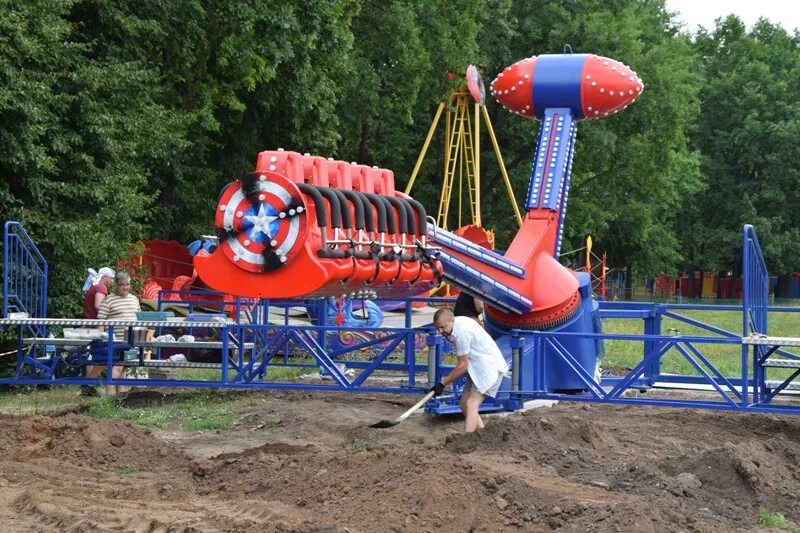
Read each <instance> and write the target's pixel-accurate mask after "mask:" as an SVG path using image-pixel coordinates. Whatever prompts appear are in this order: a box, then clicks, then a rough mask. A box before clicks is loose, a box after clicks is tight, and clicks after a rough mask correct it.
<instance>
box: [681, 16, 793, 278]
mask: <svg viewBox="0 0 800 533" xmlns="http://www.w3.org/2000/svg"><path fill="white" fill-rule="evenodd" d="M799 44H800V39H799V38H798V35H797V34H795V35H789V34H788V33H787V32H786V31H785V30H783V29H782V28H780V27H778V26H774V25H772V24H770V23H769V22H767V21H765V20H761V21H759V22H757V23H756V24H755V25H754V26H753V29H752V30H751V31H750V32H747V31H746V29H745V27H744V24H743V23H742V21H741V20H739V19H738V18H737V17H735V16H730V17H728V18H726V19H724V20H720V21H717V26H716V29H715V30H714V31H713V32H711V33H708V32H706V31H702V32H700V33H699V34H698V37H697V39H696V43H695V46H696V48H697V50H698V53H699V55H700V57H701V58H702V61H703V64H704V68H705V73H706V78H705V84H704V88H703V91H702V93H701V98H702V108H701V113H700V118H699V124H698V128H697V133H696V139H697V145H698V146H699V147H700V149H701V150H702V152H703V165H702V168H703V173H704V174H705V176H706V177H707V181H708V188H707V189H706V190H705V191H703V192H702V193H701V195H700V196H698V198H697V204H698V206H699V209H698V217H699V219H700V223H699V224H698V228H699V231H697V232H696V234H695V235H693V236H689V237H693V238H692V240H691V242H692V245H693V246H694V247H695V248H696V249H697V250H699V254H698V259H697V261H698V266H700V267H701V268H703V269H706V270H719V269H724V270H732V269H735V268H737V267H738V263H739V262H740V255H739V254H740V253H741V231H742V226H743V224H745V223H751V224H753V225H754V226H755V228H756V231H757V232H758V234H759V241H760V242H761V245H762V247H763V251H764V255H765V259H766V261H767V264H768V265H769V267H770V268H771V269H772V270H773V271H774V272H776V273H779V274H788V273H790V272H792V271H793V270H797V269H799V268H800V258H798V254H797V243H798V242H800V230H798V227H799V226H800V197H799V196H798V192H797V191H798V185H800V178H799V176H800V166H798V165H800V163H798V161H799V160H798V155H800V154H798V146H797V138H798V133H800V103H799V102H798V99H797V94H798V89H800V84H799V83H798V75H800V53H798V45H799Z"/></svg>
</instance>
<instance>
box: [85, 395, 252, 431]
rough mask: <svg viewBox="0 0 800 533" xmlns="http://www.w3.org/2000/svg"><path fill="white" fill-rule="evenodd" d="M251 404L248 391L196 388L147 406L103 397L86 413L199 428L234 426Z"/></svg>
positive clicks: (147, 423) (150, 424)
mask: <svg viewBox="0 0 800 533" xmlns="http://www.w3.org/2000/svg"><path fill="white" fill-rule="evenodd" d="M251 404H252V398H249V397H248V396H247V395H241V394H237V395H229V394H225V393H208V392H192V393H185V394H179V395H177V396H176V397H175V398H172V399H171V401H169V402H167V403H163V404H158V405H150V406H144V407H125V406H120V405H118V404H117V403H116V401H115V400H114V398H101V399H100V400H98V401H96V402H95V403H93V404H92V405H91V406H90V407H89V408H88V409H87V411H86V414H87V415H88V416H93V417H96V418H109V419H117V420H129V421H130V422H131V423H133V424H136V425H139V426H145V427H156V428H163V427H165V426H168V425H173V424H174V425H178V426H179V427H180V428H182V429H185V430H188V431H196V430H201V429H224V428H229V427H232V426H233V425H234V424H235V423H236V420H237V415H238V413H239V412H240V411H241V410H242V409H243V408H244V407H245V406H247V405H251Z"/></svg>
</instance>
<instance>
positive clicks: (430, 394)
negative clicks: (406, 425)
mask: <svg viewBox="0 0 800 533" xmlns="http://www.w3.org/2000/svg"><path fill="white" fill-rule="evenodd" d="M433 394H434V391H430V392H428V394H426V395H425V396H423V397H422V399H421V400H420V401H418V402H417V403H415V404H414V406H413V407H412V408H411V409H409V410H408V411H406V412H405V413H403V414H402V415H400V416H398V417H397V420H395V421H394V422H395V424H399V423H400V422H402V421H403V420H405V419H406V418H408V417H409V416H411V413H413V412H414V411H416V410H417V409H419V408H420V407H422V406H423V405H425V404H426V403H427V402H428V400H430V399H431V398H433Z"/></svg>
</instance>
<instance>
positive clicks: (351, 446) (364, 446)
mask: <svg viewBox="0 0 800 533" xmlns="http://www.w3.org/2000/svg"><path fill="white" fill-rule="evenodd" d="M376 446H377V444H376V443H375V439H374V438H372V437H353V438H352V439H350V440H348V441H345V442H344V443H342V449H343V450H345V451H348V452H360V451H363V450H372V449H373V448H375V447H376Z"/></svg>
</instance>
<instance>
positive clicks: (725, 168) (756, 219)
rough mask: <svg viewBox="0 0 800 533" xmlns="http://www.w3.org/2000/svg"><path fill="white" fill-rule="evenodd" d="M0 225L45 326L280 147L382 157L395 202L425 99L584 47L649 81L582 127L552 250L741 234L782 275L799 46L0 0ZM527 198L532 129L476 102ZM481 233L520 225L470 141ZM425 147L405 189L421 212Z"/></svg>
mask: <svg viewBox="0 0 800 533" xmlns="http://www.w3.org/2000/svg"><path fill="white" fill-rule="evenodd" d="M0 26H1V27H2V31H1V32H0V79H2V84H0V215H2V219H3V220H19V221H21V222H23V224H24V225H25V227H26V228H27V229H28V231H29V232H30V233H31V234H32V236H33V238H34V240H35V241H36V242H38V243H39V244H40V246H41V248H42V251H43V253H44V255H45V257H46V258H47V259H48V261H49V263H50V265H51V280H50V296H51V306H50V307H51V309H52V310H53V314H63V315H67V314H73V315H74V314H76V313H77V312H78V309H79V305H80V294H79V288H80V286H81V281H82V279H83V276H84V272H85V270H84V269H85V268H86V267H89V266H93V267H97V266H100V265H101V264H105V263H110V262H114V261H116V260H118V259H120V258H121V257H123V256H125V255H126V253H128V252H127V251H128V250H129V249H130V246H131V245H132V244H133V243H135V242H136V241H137V240H139V239H143V238H166V239H170V238H172V239H178V240H181V241H183V242H187V241H190V240H193V239H195V238H196V237H197V236H198V235H200V234H203V233H207V232H209V231H210V230H211V224H212V219H213V207H214V202H215V200H216V197H217V195H218V193H219V190H220V189H221V187H222V186H223V185H224V184H225V183H227V182H229V181H230V180H231V179H232V178H234V177H235V176H237V175H239V174H241V173H244V172H247V171H249V170H250V169H251V168H252V166H253V162H254V160H255V157H256V156H257V154H258V152H259V151H261V150H265V149H273V148H278V147H284V148H286V149H289V150H296V151H300V152H312V153H318V154H321V155H326V156H331V157H337V158H341V159H345V160H348V161H358V162H360V163H365V164H370V165H373V164H374V165H380V166H383V167H387V168H391V169H393V170H394V171H395V174H396V181H397V183H398V186H400V187H402V186H403V185H404V184H405V183H406V180H407V179H408V176H409V175H410V173H411V170H412V168H413V166H414V163H415V161H416V158H417V155H418V153H419V150H420V148H421V146H422V142H423V140H424V138H425V135H426V133H427V130H428V127H429V126H430V123H431V120H432V118H433V113H434V112H435V109H436V106H437V105H438V103H439V102H440V101H442V100H443V99H445V98H446V97H447V96H448V95H449V93H450V91H451V90H452V89H453V88H454V87H455V86H457V85H458V84H460V83H461V80H460V79H455V80H453V79H451V77H449V76H448V74H449V73H456V74H463V72H464V70H465V68H466V66H467V65H468V64H469V63H474V64H476V65H478V67H479V68H480V69H481V71H482V72H483V74H484V77H485V78H486V80H487V82H488V81H489V80H491V79H492V78H494V76H495V75H496V73H497V72H499V71H500V70H501V69H502V68H504V67H505V66H506V65H509V64H511V63H513V62H514V61H516V60H518V59H521V58H524V57H528V56H531V55H539V54H545V53H560V52H561V51H562V50H563V46H564V44H566V43H569V44H571V45H572V48H573V50H574V51H575V52H576V53H596V54H599V55H604V56H608V57H612V58H614V59H618V60H620V61H623V62H624V63H626V64H628V65H630V66H631V67H632V68H633V69H635V70H636V71H637V72H638V74H639V75H640V76H641V77H642V79H643V80H644V82H645V91H644V93H643V95H642V96H641V97H640V98H639V100H638V101H637V102H636V103H635V104H634V105H633V106H631V107H630V108H629V109H627V110H626V111H625V112H623V113H620V114H619V115H617V116H614V117H608V118H605V119H603V120H598V121H592V122H586V123H581V124H580V126H579V133H578V144H577V149H576V155H575V164H574V167H573V177H572V188H571V192H570V202H569V206H568V212H567V226H566V233H565V243H564V248H565V251H569V250H570V249H576V248H580V247H582V246H583V239H584V238H585V236H586V235H587V234H591V235H592V236H593V239H594V242H595V249H603V250H607V251H608V252H609V254H610V257H611V260H612V266H633V267H635V268H636V269H638V270H639V271H641V272H647V273H650V272H655V271H666V272H670V271H673V270H674V269H675V268H677V267H679V266H680V265H684V264H691V265H694V266H696V267H698V268H705V269H726V268H731V267H732V265H734V264H735V262H736V261H737V257H736V253H737V252H736V249H737V247H738V245H739V244H738V240H739V235H740V231H741V225H742V223H744V222H749V223H753V224H755V225H756V228H757V230H758V232H759V234H760V236H761V241H762V244H763V246H764V248H765V251H766V253H767V260H768V262H769V264H770V265H771V266H772V267H773V268H774V269H776V271H779V272H790V271H792V270H797V269H800V264H798V261H800V260H798V259H797V258H796V257H797V255H796V254H795V253H794V249H795V248H796V247H797V244H798V240H799V239H798V238H799V237H800V235H799V234H798V229H797V228H798V227H800V205H799V204H800V198H798V193H797V190H798V186H797V185H798V168H797V165H798V163H797V161H798V160H800V158H798V155H800V154H798V153H797V152H798V150H800V148H798V143H797V142H796V140H797V138H798V133H799V132H800V131H799V130H800V123H799V122H798V105H800V104H798V99H797V94H799V93H800V86H799V84H800V81H798V80H800V75H799V74H800V68H799V67H798V36H797V34H794V35H790V34H788V33H787V32H786V31H785V30H783V29H781V28H780V27H776V26H773V25H770V24H769V23H767V22H760V23H759V24H757V25H756V26H755V27H754V28H753V29H752V30H751V31H749V32H748V31H747V30H746V29H745V28H744V26H743V25H742V23H741V21H739V20H738V19H736V18H735V17H732V18H728V19H726V20H724V21H719V22H718V24H717V27H716V28H715V29H714V30H713V31H704V32H701V33H700V34H699V35H698V36H697V37H696V38H694V39H692V38H690V37H689V36H687V35H685V34H682V33H681V32H680V31H679V28H678V26H677V25H676V23H675V21H674V19H673V18H672V16H671V14H670V13H668V12H667V11H666V10H665V7H664V1H663V0H636V1H627V0H606V1H603V2H600V1H599V0H569V1H564V2H548V1H545V0H532V1H524V0H458V1H454V2H445V1H443V0H435V1H429V0H404V1H399V0H384V1H378V0H303V1H301V2H295V1H289V0H270V1H267V0H246V1H241V0H218V1H214V2H212V1H210V0H175V1H172V2H159V1H156V0H135V1H134V0H114V1H111V0H47V1H45V0H30V1H27V2H13V1H11V0H0ZM487 107H488V111H489V114H490V116H491V118H492V121H493V125H494V130H495V132H496V133H497V135H498V138H499V142H500V146H501V149H502V152H503V156H504V159H505V162H506V165H507V167H508V169H509V172H510V176H511V180H512V185H513V187H514V189H515V191H516V194H517V197H518V198H519V199H522V198H523V197H524V195H525V193H526V190H527V184H528V180H529V178H530V170H531V161H532V155H533V150H534V145H535V142H536V141H535V140H536V134H537V131H538V127H539V124H538V122H535V121H528V120H525V119H522V118H521V117H518V116H516V115H509V114H507V113H505V112H503V111H502V109H501V108H500V107H499V106H498V105H496V103H494V102H492V101H491V99H490V101H489V102H488V103H487ZM484 138H485V140H484V142H483V143H482V147H483V153H482V154H481V161H482V165H483V168H482V176H483V179H482V195H483V203H482V206H483V211H484V212H483V219H484V221H485V224H486V225H487V226H488V227H491V228H493V229H494V230H495V231H496V232H497V235H498V240H499V243H500V245H501V246H502V245H504V244H507V243H508V241H509V240H510V238H511V236H513V234H514V232H515V228H516V223H515V221H514V219H513V215H512V210H511V208H510V206H509V205H508V201H507V199H506V192H505V189H504V187H503V186H502V184H501V183H502V182H501V178H500V173H499V170H498V167H497V165H496V163H495V161H494V154H493V152H492V149H491V146H490V145H489V142H488V138H486V137H484ZM442 145H443V135H442V134H441V132H440V134H439V135H438V136H437V137H436V138H435V139H434V143H433V145H432V147H431V149H430V150H429V152H428V153H429V156H428V158H427V160H426V162H425V164H424V165H423V168H422V172H421V173H420V176H419V178H418V180H417V184H416V185H415V189H414V191H413V192H414V195H415V196H416V197H417V198H419V199H420V200H421V201H423V203H424V204H425V205H427V206H428V207H429V209H433V207H434V206H435V205H437V202H438V194H439V189H440V183H441V174H442Z"/></svg>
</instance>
